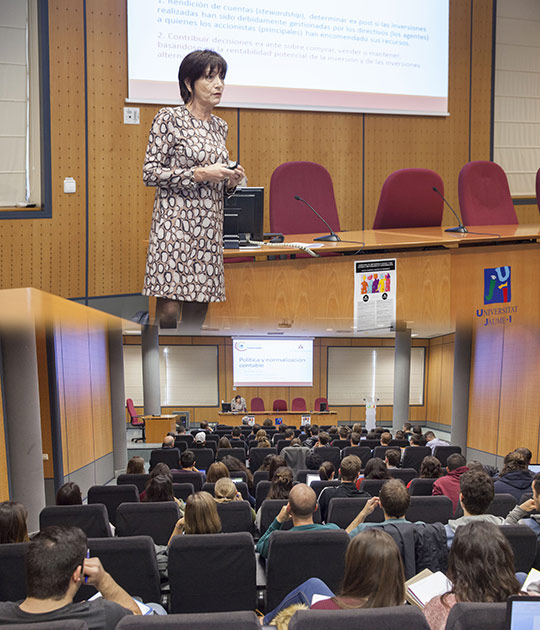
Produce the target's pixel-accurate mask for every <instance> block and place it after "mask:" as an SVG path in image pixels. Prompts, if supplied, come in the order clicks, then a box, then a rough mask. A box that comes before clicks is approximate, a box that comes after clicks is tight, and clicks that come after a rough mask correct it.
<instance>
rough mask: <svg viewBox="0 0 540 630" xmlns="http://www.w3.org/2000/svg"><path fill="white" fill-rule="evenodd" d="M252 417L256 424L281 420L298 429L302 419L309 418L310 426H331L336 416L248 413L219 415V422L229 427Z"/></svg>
mask: <svg viewBox="0 0 540 630" xmlns="http://www.w3.org/2000/svg"><path fill="white" fill-rule="evenodd" d="M245 416H254V417H255V422H256V423H257V424H262V422H263V421H264V420H265V418H271V419H272V421H274V420H275V419H276V418H281V419H282V420H283V424H286V425H288V426H294V427H296V428H300V425H301V423H302V418H310V421H311V423H312V424H333V423H334V422H335V418H336V416H337V412H336V411H248V412H246V413H220V414H219V421H220V422H221V423H222V424H228V425H230V426H239V425H241V424H242V418H244V417H245Z"/></svg>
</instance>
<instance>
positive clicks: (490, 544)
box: [424, 521, 520, 630]
mask: <svg viewBox="0 0 540 630" xmlns="http://www.w3.org/2000/svg"><path fill="white" fill-rule="evenodd" d="M447 575H448V579H449V580H450V581H451V583H452V588H451V589H450V591H448V593H445V594H444V595H441V596H437V597H434V598H433V599H432V600H431V601H429V602H428V604H427V605H426V607H425V608H424V614H425V615H426V619H427V621H428V624H429V627H430V629H431V630H444V628H445V627H446V620H447V619H448V614H449V613H450V610H451V609H452V606H453V605H454V604H455V603H456V602H485V603H487V602H505V601H506V599H507V598H508V597H509V596H510V595H517V594H518V593H519V592H520V584H519V582H518V580H517V579H516V576H515V574H514V554H513V552H512V548H511V547H510V543H509V542H508V540H507V538H506V537H505V535H504V534H503V533H502V531H501V530H500V528H499V527H498V526H497V525H494V524H493V523H487V522H485V521H473V522H470V523H468V524H467V525H464V526H463V527H460V528H459V529H458V530H457V531H456V534H455V537H454V542H453V544H452V547H451V548H450V553H449V555H448V573H447Z"/></svg>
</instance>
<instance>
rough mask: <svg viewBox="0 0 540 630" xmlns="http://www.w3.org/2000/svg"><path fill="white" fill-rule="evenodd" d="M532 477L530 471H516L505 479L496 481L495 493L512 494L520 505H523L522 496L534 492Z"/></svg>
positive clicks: (501, 478)
mask: <svg viewBox="0 0 540 630" xmlns="http://www.w3.org/2000/svg"><path fill="white" fill-rule="evenodd" d="M532 479H533V478H532V476H531V473H530V471H529V470H514V472H509V473H506V475H504V476H503V477H499V478H498V479H495V483H494V484H493V485H494V488H495V492H506V493H508V494H511V495H512V496H513V497H514V498H515V500H516V501H517V502H518V503H521V495H522V494H523V493H524V492H532V489H531V484H532Z"/></svg>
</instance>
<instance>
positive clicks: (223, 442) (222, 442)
mask: <svg viewBox="0 0 540 630" xmlns="http://www.w3.org/2000/svg"><path fill="white" fill-rule="evenodd" d="M217 447H218V451H219V449H220V448H232V444H231V441H230V440H229V438H228V437H225V436H223V437H221V438H219V442H218V445H217Z"/></svg>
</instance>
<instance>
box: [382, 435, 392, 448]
mask: <svg viewBox="0 0 540 630" xmlns="http://www.w3.org/2000/svg"><path fill="white" fill-rule="evenodd" d="M391 441H392V434H391V433H389V432H388V431H385V432H384V433H381V446H389V444H390V442H391Z"/></svg>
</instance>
